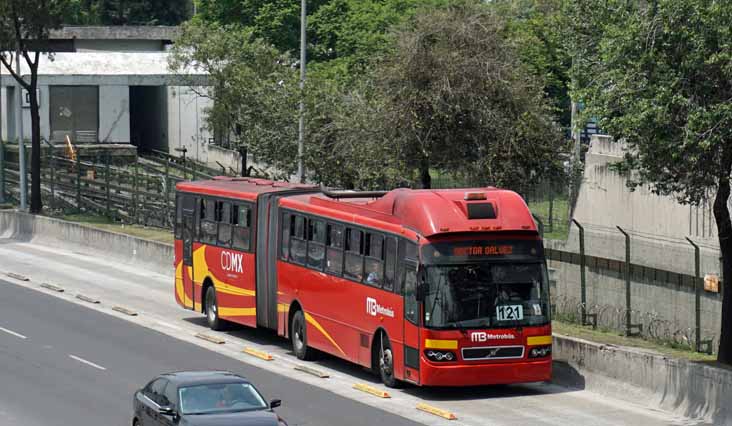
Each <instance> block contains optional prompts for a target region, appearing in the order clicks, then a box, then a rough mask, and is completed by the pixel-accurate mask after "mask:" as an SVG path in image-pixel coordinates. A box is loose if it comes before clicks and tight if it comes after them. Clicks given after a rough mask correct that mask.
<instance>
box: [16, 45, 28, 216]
mask: <svg viewBox="0 0 732 426" xmlns="http://www.w3.org/2000/svg"><path fill="white" fill-rule="evenodd" d="M15 73H16V74H17V75H18V77H21V78H22V76H21V74H20V47H16V49H15ZM15 92H16V93H15V99H16V100H17V102H18V114H17V116H16V117H15V122H16V123H17V126H16V132H17V135H18V163H19V167H18V169H19V171H20V179H19V180H18V181H19V185H18V186H19V188H18V189H19V190H20V210H22V211H25V210H28V194H27V189H28V187H27V186H26V185H27V183H26V174H25V172H26V170H25V142H24V141H23V93H22V92H23V86H21V85H20V82H18V87H17V89H16V91H15Z"/></svg>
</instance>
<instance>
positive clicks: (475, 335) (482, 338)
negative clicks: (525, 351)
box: [470, 331, 516, 342]
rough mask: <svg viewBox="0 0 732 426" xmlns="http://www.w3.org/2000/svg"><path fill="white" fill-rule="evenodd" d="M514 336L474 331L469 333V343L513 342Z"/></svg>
mask: <svg viewBox="0 0 732 426" xmlns="http://www.w3.org/2000/svg"><path fill="white" fill-rule="evenodd" d="M515 338H516V336H514V335H513V334H510V333H503V334H493V333H486V332H485V331H474V332H472V333H470V341H472V342H487V341H489V340H513V339H515Z"/></svg>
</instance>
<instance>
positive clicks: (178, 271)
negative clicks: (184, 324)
mask: <svg viewBox="0 0 732 426" xmlns="http://www.w3.org/2000/svg"><path fill="white" fill-rule="evenodd" d="M183 283H184V281H183V262H178V266H176V268H175V291H176V292H177V293H178V299H179V300H180V301H181V302H183V306H185V307H187V308H190V307H193V301H191V298H190V297H188V295H187V294H186V291H185V288H183Z"/></svg>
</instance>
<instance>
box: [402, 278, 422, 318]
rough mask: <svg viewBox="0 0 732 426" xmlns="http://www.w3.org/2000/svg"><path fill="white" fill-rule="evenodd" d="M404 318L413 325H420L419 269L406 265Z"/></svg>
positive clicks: (403, 285) (403, 286)
mask: <svg viewBox="0 0 732 426" xmlns="http://www.w3.org/2000/svg"><path fill="white" fill-rule="evenodd" d="M402 271H403V280H402V281H403V284H402V288H403V289H404V318H405V319H406V320H407V321H409V322H411V323H412V324H416V325H419V302H417V268H416V267H414V266H413V265H404V266H403V268H402Z"/></svg>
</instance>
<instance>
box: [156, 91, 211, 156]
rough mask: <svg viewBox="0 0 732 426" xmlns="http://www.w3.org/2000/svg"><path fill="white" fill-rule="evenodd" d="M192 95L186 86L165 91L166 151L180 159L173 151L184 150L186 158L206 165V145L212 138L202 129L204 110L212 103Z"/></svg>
mask: <svg viewBox="0 0 732 426" xmlns="http://www.w3.org/2000/svg"><path fill="white" fill-rule="evenodd" d="M199 90H205V89H204V88H197V89H196V91H199ZM196 91H194V90H193V89H191V88H190V87H186V86H168V87H167V92H168V96H167V99H168V149H169V152H170V154H171V155H175V156H181V155H182V154H181V153H180V152H179V151H176V148H185V149H187V152H186V157H187V158H192V159H195V160H197V161H201V162H208V156H209V153H208V145H209V143H208V142H209V138H211V137H213V135H212V134H211V132H209V131H208V128H207V126H206V120H205V109H206V108H207V107H208V106H209V105H211V102H212V101H211V100H210V99H209V98H206V97H202V96H199V95H198V94H196Z"/></svg>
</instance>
